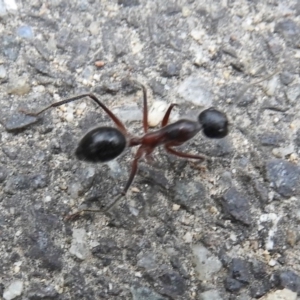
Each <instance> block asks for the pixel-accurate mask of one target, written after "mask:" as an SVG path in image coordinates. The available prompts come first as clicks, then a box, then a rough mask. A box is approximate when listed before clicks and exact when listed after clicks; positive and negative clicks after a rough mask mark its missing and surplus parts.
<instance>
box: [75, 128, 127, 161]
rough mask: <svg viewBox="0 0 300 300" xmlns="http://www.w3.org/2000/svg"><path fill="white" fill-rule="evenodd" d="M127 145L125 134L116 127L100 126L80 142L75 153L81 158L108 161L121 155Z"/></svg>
mask: <svg viewBox="0 0 300 300" xmlns="http://www.w3.org/2000/svg"><path fill="white" fill-rule="evenodd" d="M125 147H126V138H125V136H124V134H123V133H122V132H121V131H120V130H118V129H117V128H114V127H98V128H95V129H92V130H91V131H89V132H88V133H87V134H86V135H85V136H84V137H83V138H82V139H81V141H80V142H79V145H78V147H77V149H76V152H75V155H76V157H77V159H79V160H85V161H88V162H93V163H97V162H106V161H109V160H112V159H114V158H116V157H117V156H119V155H120V154H121V153H122V152H123V151H124V149H125Z"/></svg>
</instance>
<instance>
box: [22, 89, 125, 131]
mask: <svg viewBox="0 0 300 300" xmlns="http://www.w3.org/2000/svg"><path fill="white" fill-rule="evenodd" d="M84 97H89V98H90V99H91V100H93V101H94V102H96V103H97V104H98V105H99V106H100V107H101V108H102V109H103V110H104V111H105V112H106V113H107V114H108V116H109V117H110V118H111V119H112V121H113V122H114V123H115V124H116V125H117V127H118V128H119V129H120V130H121V131H122V132H123V133H125V134H127V130H126V128H125V126H124V124H123V123H122V122H121V121H120V120H119V118H118V117H117V116H116V115H115V114H114V113H113V112H112V111H111V110H110V109H109V108H108V107H107V106H106V105H105V104H104V103H102V102H101V101H100V100H99V99H98V98H97V97H96V96H95V95H93V94H82V95H78V96H75V97H71V98H67V99H65V100H62V101H59V102H55V103H52V104H51V105H49V106H47V107H45V108H43V109H42V110H40V111H38V112H36V113H28V112H24V111H23V112H24V113H25V114H26V115H30V116H38V115H40V114H42V113H43V112H45V111H46V110H48V109H50V108H53V107H58V106H61V105H63V104H66V103H70V102H73V101H76V100H80V99H82V98H84Z"/></svg>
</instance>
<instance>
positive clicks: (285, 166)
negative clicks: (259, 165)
mask: <svg viewBox="0 0 300 300" xmlns="http://www.w3.org/2000/svg"><path fill="white" fill-rule="evenodd" d="M266 171H267V179H268V181H269V182H270V183H271V184H272V185H273V187H274V189H275V190H276V192H278V193H279V194H280V195H282V196H284V197H291V196H294V195H297V194H299V192H300V186H299V182H300V168H299V167H298V166H297V165H295V164H293V163H291V162H288V161H285V160H282V159H272V160H269V161H267V163H266Z"/></svg>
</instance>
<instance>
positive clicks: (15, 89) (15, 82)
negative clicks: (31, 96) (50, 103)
mask: <svg viewBox="0 0 300 300" xmlns="http://www.w3.org/2000/svg"><path fill="white" fill-rule="evenodd" d="M30 89H31V86H30V85H29V84H28V82H27V78H25V77H19V78H17V79H12V80H11V82H10V83H9V85H8V87H7V93H8V94H13V95H18V96H22V95H26V94H28V93H29V92H30Z"/></svg>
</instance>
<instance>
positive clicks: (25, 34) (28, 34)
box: [17, 25, 34, 39]
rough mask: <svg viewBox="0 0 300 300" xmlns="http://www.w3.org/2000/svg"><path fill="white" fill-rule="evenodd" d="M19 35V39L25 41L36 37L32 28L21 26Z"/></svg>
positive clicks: (18, 31) (18, 30)
mask: <svg viewBox="0 0 300 300" xmlns="http://www.w3.org/2000/svg"><path fill="white" fill-rule="evenodd" d="M17 34H18V36H19V37H22V38H25V39H32V38H33V36H34V34H33V30H32V28H31V27H30V26H27V25H23V26H20V27H19V28H18V29H17Z"/></svg>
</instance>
